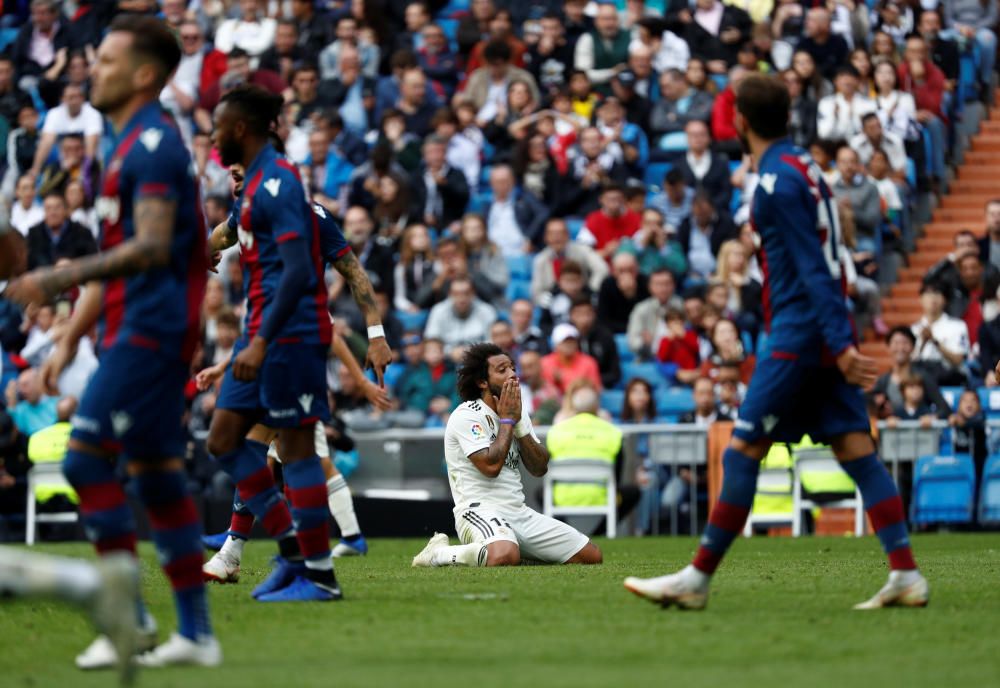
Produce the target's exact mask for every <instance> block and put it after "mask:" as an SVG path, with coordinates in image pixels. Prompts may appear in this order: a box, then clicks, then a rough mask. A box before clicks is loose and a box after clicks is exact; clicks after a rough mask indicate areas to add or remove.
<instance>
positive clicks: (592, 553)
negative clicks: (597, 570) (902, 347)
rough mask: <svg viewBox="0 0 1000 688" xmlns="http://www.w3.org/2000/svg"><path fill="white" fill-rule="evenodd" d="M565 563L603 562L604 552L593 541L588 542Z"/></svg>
mask: <svg viewBox="0 0 1000 688" xmlns="http://www.w3.org/2000/svg"><path fill="white" fill-rule="evenodd" d="M566 563H567V564H603V563H604V553H603V552H601V548H600V547H598V546H597V545H595V544H594V543H593V542H588V543H587V544H586V545H585V546H584V548H583V549H581V550H580V551H579V552H577V553H576V554H574V555H573V556H572V557H571V558H570V559H569V561H567V562H566Z"/></svg>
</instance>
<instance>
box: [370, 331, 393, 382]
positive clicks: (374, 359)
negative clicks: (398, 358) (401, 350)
mask: <svg viewBox="0 0 1000 688" xmlns="http://www.w3.org/2000/svg"><path fill="white" fill-rule="evenodd" d="M390 363H392V349H390V348H389V343H388V342H387V341H386V339H385V337H377V338H375V339H372V340H369V342H368V355H367V356H366V357H365V366H366V367H370V368H371V369H372V370H374V371H375V377H376V378H377V379H378V386H379V388H380V389H383V390H384V389H385V378H384V375H385V369H386V367H388V365H389V364H390Z"/></svg>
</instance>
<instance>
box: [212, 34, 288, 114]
mask: <svg viewBox="0 0 1000 688" xmlns="http://www.w3.org/2000/svg"><path fill="white" fill-rule="evenodd" d="M240 84H252V85H255V86H260V87H261V88H263V89H265V90H267V91H270V92H271V93H274V94H276V95H280V94H281V93H283V92H284V90H285V88H286V85H285V82H284V81H282V80H281V77H280V76H279V75H278V74H277V73H276V72H271V71H268V70H266V69H251V68H250V55H249V54H247V52H246V51H245V50H243V49H242V48H233V49H232V50H231V51H230V52H229V54H228V55H227V57H226V73H225V74H223V75H222V76H221V77H220V78H219V79H218V80H216V81H215V82H214V83H213V84H212V85H210V86H208V87H207V88H205V90H204V91H203V92H202V93H201V97H200V98H199V102H198V110H197V111H196V112H195V118H196V120H197V121H198V126H199V127H200V128H201V129H202V130H203V131H211V130H212V112H213V111H214V110H215V107H216V106H217V105H218V104H219V100H220V99H221V98H222V96H223V95H224V94H225V93H227V92H229V91H231V90H232V89H234V88H236V87H237V86H239V85H240Z"/></svg>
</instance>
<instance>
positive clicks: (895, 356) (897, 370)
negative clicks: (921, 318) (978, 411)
mask: <svg viewBox="0 0 1000 688" xmlns="http://www.w3.org/2000/svg"><path fill="white" fill-rule="evenodd" d="M886 344H887V345H888V348H889V354H890V355H891V356H892V368H891V369H890V370H889V372H887V373H885V374H883V375H882V376H880V377H879V378H878V380H876V381H875V386H874V387H873V388H872V391H871V392H870V393H869V397H870V399H871V402H872V406H873V408H874V409H875V414H876V415H877V416H878V417H879V418H887V417H888V416H890V415H892V409H893V408H895V407H897V406H900V405H902V403H903V392H902V382H903V380H905V379H908V378H910V377H912V376H918V377H920V378H921V380H922V381H923V383H924V393H925V396H926V398H927V399H928V400H929V401H930V403H932V404H933V405H934V406H935V407H936V408H937V409H938V412H939V413H944V415H943V416H941V417H942V418H946V417H947V413H948V402H947V401H946V400H945V398H944V396H943V395H942V394H941V390H940V389H939V387H938V384H937V382H936V379H935V376H934V375H933V374H931V373H930V372H929V371H928V370H927V368H926V367H925V365H924V364H923V363H922V362H920V361H917V360H914V358H913V352H914V349H915V348H916V345H917V338H916V337H915V336H914V334H913V332H912V331H911V330H910V328H908V327H903V326H898V327H894V328H892V329H891V330H890V331H889V335H888V336H887V337H886Z"/></svg>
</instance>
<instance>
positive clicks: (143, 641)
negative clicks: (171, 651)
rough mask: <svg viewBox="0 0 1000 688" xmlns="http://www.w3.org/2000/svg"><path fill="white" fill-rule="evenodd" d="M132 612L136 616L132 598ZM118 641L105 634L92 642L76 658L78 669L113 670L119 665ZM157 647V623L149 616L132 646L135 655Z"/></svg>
mask: <svg viewBox="0 0 1000 688" xmlns="http://www.w3.org/2000/svg"><path fill="white" fill-rule="evenodd" d="M130 604H131V608H130V611H131V613H132V615H133V616H134V615H135V597H134V596H133V597H132V598H131V602H130ZM115 642H116V640H112V639H111V638H110V637H108V636H107V635H104V634H103V633H102V634H101V635H99V636H97V637H96V638H94V642H92V643H91V644H90V645H89V646H87V649H86V650H84V651H83V652H81V653H80V654H78V655H77V656H76V668H77V669H83V670H84V671H94V670H97V669H112V668H114V667H116V666H119V664H118V657H119V655H118V650H117V649H116V645H115ZM154 647H156V622H155V621H153V617H151V616H147V624H146V626H145V627H144V628H140V629H138V633H137V634H136V636H135V640H134V642H133V645H132V649H133V654H136V653H139V652H145V651H146V650H150V649H152V648H154Z"/></svg>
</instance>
